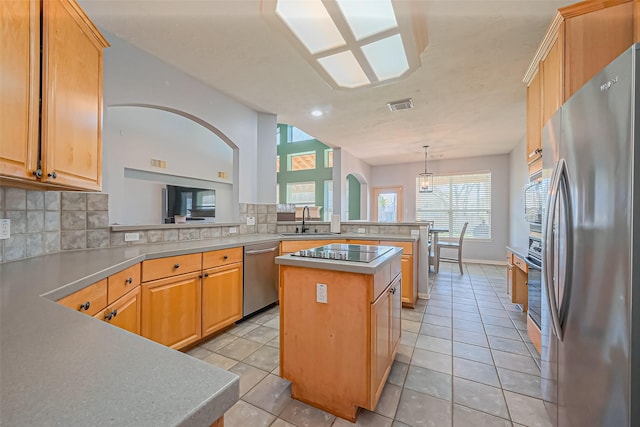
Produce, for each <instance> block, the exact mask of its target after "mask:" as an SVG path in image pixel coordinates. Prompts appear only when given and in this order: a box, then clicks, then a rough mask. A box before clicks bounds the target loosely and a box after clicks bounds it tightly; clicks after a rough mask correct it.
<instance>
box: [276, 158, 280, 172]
mask: <svg viewBox="0 0 640 427" xmlns="http://www.w3.org/2000/svg"><path fill="white" fill-rule="evenodd" d="M278 172H280V156H276V173H278Z"/></svg>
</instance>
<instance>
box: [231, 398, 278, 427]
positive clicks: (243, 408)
mask: <svg viewBox="0 0 640 427" xmlns="http://www.w3.org/2000/svg"><path fill="white" fill-rule="evenodd" d="M275 418H276V417H275V416H274V415H272V414H270V413H268V412H266V411H263V410H262V409H260V408H256V407H255V406H253V405H250V404H249V403H247V402H245V401H243V400H239V401H238V402H236V404H235V405H233V406H232V407H231V409H229V410H228V411H227V412H226V413H225V414H224V425H225V427H247V426H251V427H267V426H268V425H270V424H271V423H272V422H273V420H275Z"/></svg>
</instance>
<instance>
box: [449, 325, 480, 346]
mask: <svg viewBox="0 0 640 427" xmlns="http://www.w3.org/2000/svg"><path fill="white" fill-rule="evenodd" d="M453 341H454V342H456V341H458V342H463V343H465V344H472V345H477V346H480V347H487V348H488V347H489V342H488V341H487V336H486V335H485V334H484V332H473V331H467V330H464V329H455V328H454V329H453Z"/></svg>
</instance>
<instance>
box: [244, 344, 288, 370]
mask: <svg viewBox="0 0 640 427" xmlns="http://www.w3.org/2000/svg"><path fill="white" fill-rule="evenodd" d="M279 360H280V350H279V349H277V348H273V347H269V346H266V345H265V346H262V347H260V348H259V349H257V350H256V351H254V352H253V353H251V354H250V355H249V356H247V357H245V358H244V359H242V361H243V362H244V363H246V364H247V365H251V366H255V367H256V368H259V369H264V370H265V371H271V370H273V369H274V368H275V367H276V366H278V362H279Z"/></svg>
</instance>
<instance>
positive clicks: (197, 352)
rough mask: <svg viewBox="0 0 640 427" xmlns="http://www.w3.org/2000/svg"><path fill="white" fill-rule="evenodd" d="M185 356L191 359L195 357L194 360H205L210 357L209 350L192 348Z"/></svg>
mask: <svg viewBox="0 0 640 427" xmlns="http://www.w3.org/2000/svg"><path fill="white" fill-rule="evenodd" d="M187 354H188V355H189V356H191V357H195V358H196V359H200V360H202V359H206V358H207V357H209V356H210V355H211V350H209V349H207V348H204V347H199V346H198V347H193V348H192V349H191V350H189V351H187Z"/></svg>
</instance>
